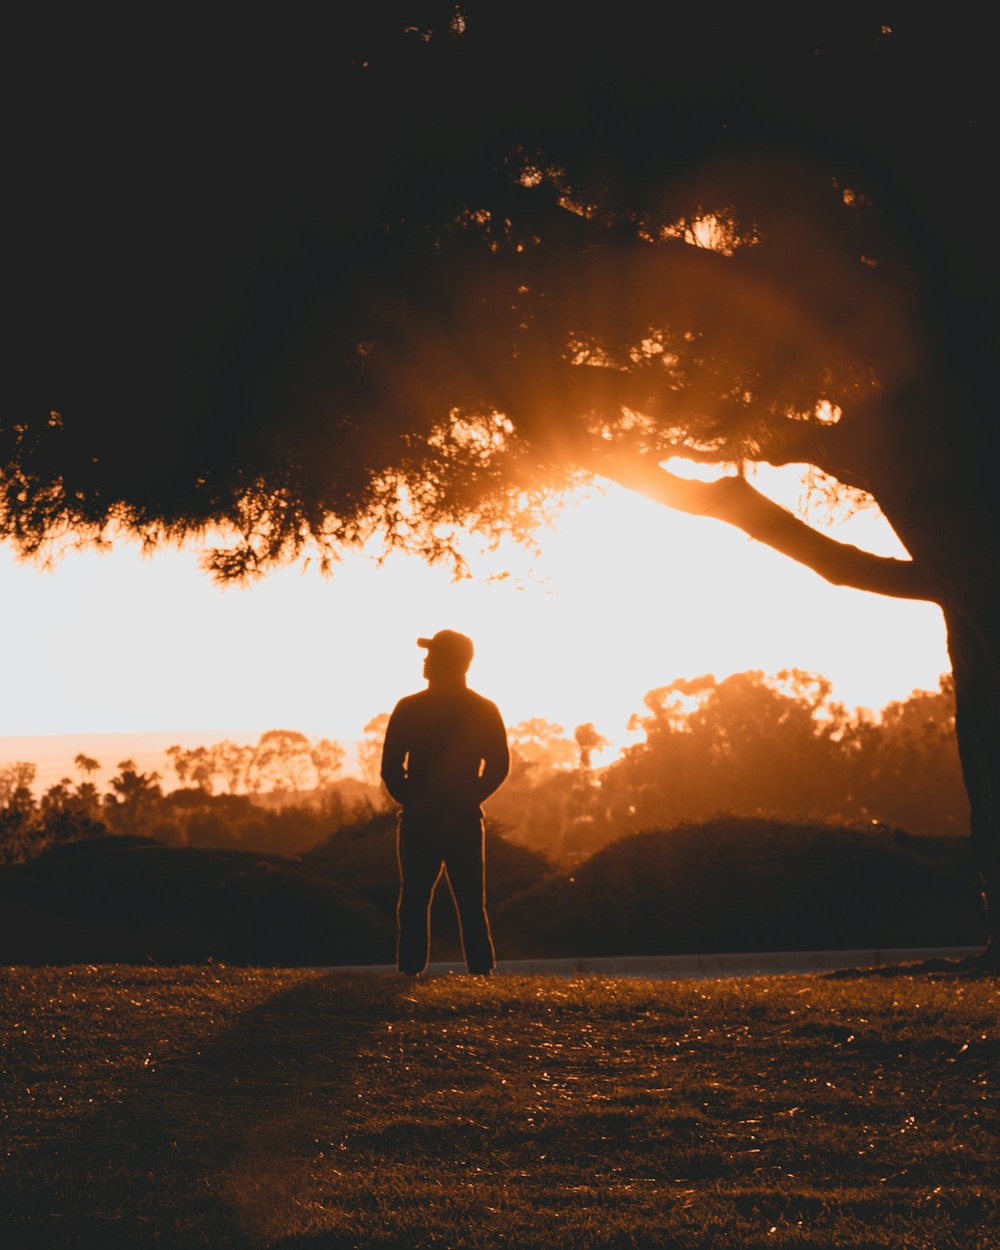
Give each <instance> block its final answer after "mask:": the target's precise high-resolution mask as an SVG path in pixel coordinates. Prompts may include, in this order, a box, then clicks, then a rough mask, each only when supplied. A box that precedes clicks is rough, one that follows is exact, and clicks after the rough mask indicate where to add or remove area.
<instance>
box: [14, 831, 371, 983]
mask: <svg viewBox="0 0 1000 1250" xmlns="http://www.w3.org/2000/svg"><path fill="white" fill-rule="evenodd" d="M393 942H394V937H393V929H392V926H391V925H390V924H389V922H388V921H387V920H386V918H385V917H384V916H382V915H379V914H378V912H377V911H376V910H375V909H374V908H373V907H371V906H370V905H369V904H367V903H365V902H363V901H361V900H359V899H357V898H354V897H352V896H351V895H350V894H349V893H348V892H347V891H345V890H343V889H341V888H339V887H338V886H337V885H335V884H333V883H332V882H330V881H328V880H325V879H323V878H321V877H319V876H317V875H316V874H313V873H310V872H307V871H305V870H304V869H303V868H302V866H301V865H300V864H298V863H296V862H295V861H292V860H288V859H283V858H281V857H279V856H260V855H250V854H246V853H243V852H238V851H237V852H233V851H219V850H196V849H190V848H187V849H179V848H174V847H166V846H163V845H161V844H158V843H156V842H153V841H151V840H149V839H142V838H133V837H127V836H119V837H109V838H98V839H91V840H88V841H81V842H76V843H73V844H72V845H69V846H66V847H61V848H57V849H55V850H52V851H49V852H47V853H45V854H43V855H40V856H38V857H37V858H35V859H33V860H30V861H28V862H27V863H24V864H18V865H14V866H12V867H9V868H6V869H4V870H2V871H0V962H3V963H8V964H14V963H27V964H40V963H104V962H126V963H146V962H153V963H159V964H183V963H198V962H203V961H205V960H207V959H215V960H217V961H219V962H222V963H235V964H260V965H265V966H267V965H281V964H307V965H325V964H342V963H355V962H357V963H368V962H388V961H389V960H391V959H392V957H393Z"/></svg>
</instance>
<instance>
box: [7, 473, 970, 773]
mask: <svg viewBox="0 0 1000 1250" xmlns="http://www.w3.org/2000/svg"><path fill="white" fill-rule="evenodd" d="M671 467H673V468H676V467H678V466H677V464H672V465H671ZM688 467H689V469H690V468H691V466H688ZM699 475H700V471H699ZM706 475H707V476H716V475H717V470H708V471H706ZM756 481H757V484H758V485H760V486H761V487H762V488H763V489H766V490H767V491H768V493H770V494H772V495H773V496H775V497H776V498H779V500H780V501H781V502H785V503H791V504H792V505H793V506H794V504H795V503H796V501H797V498H798V494H799V493H800V491H801V481H800V479H799V477H798V475H797V474H796V473H794V472H793V473H791V474H789V473H787V472H782V473H777V472H774V471H772V472H770V473H768V474H761V475H760V476H759V477H758V478H757V479H756ZM831 532H832V533H833V534H834V535H835V536H836V537H841V538H843V539H844V540H845V541H848V542H853V543H855V544H857V545H858V546H862V547H865V548H867V549H869V550H874V551H878V552H880V553H882V554H891V555H899V554H901V550H900V548H899V544H898V541H897V540H896V539H895V536H894V535H893V534H892V531H891V530H890V529H889V527H888V526H887V525H886V524H885V522H884V521H883V520H881V519H880V518H879V517H878V516H877V514H875V513H873V512H860V513H856V514H854V515H852V516H849V517H847V518H845V519H843V520H841V521H840V522H839V524H838V525H837V526H836V527H834V529H833V530H832V531H831ZM539 545H540V547H541V551H542V555H541V557H540V558H538V559H533V558H532V556H531V555H530V553H528V552H526V551H524V550H523V549H522V548H519V547H516V546H514V545H513V544H506V545H504V546H503V547H502V548H501V549H500V550H499V551H497V552H494V553H491V554H486V555H479V556H476V557H475V558H473V560H472V563H473V567H474V568H475V569H476V571H477V573H478V574H479V576H478V577H477V579H476V580H475V581H461V582H454V581H452V580H451V577H450V574H449V572H448V570H447V569H445V568H429V567H427V566H426V565H425V564H423V563H422V562H421V561H419V560H416V559H413V558H409V557H403V556H392V557H389V558H388V559H387V560H386V561H385V562H384V563H383V564H382V565H378V564H377V563H376V562H375V561H374V560H372V559H366V558H364V557H363V556H352V557H348V558H347V559H346V560H345V561H344V563H343V564H342V565H339V566H337V567H336V568H335V570H334V576H333V577H332V578H329V579H326V578H323V577H321V576H319V575H318V573H317V572H315V570H314V568H307V569H306V570H305V571H303V570H301V569H299V568H288V569H284V570H282V571H280V572H278V573H276V574H273V575H271V576H270V577H268V578H267V579H266V580H264V581H263V582H261V583H260V584H258V585H254V586H250V587H247V588H245V589H240V588H237V587H229V588H226V589H219V588H218V587H216V586H214V585H212V583H211V582H210V581H209V580H208V579H207V578H206V577H205V575H204V574H202V573H200V572H199V571H198V568H197V561H198V553H197V551H196V550H194V549H189V550H182V551H177V550H171V549H167V550H163V551H160V552H158V553H157V554H156V555H154V556H153V557H150V558H143V557H142V556H141V555H140V554H139V552H138V551H137V550H136V548H135V547H134V546H129V545H121V546H118V547H116V548H115V550H114V551H112V552H111V553H109V554H104V555H101V554H99V553H97V552H93V551H90V552H77V553H71V554H69V555H67V556H66V557H65V558H64V559H63V560H62V561H61V562H60V563H58V564H57V565H56V567H55V569H54V571H53V572H50V573H40V572H38V571H37V570H35V569H34V568H31V567H30V566H25V565H22V564H18V563H17V562H16V561H15V559H14V557H13V556H12V555H11V554H10V553H7V552H5V553H4V554H3V557H2V561H0V578H2V582H3V586H4V589H5V590H6V596H5V598H6V602H8V603H14V604H17V605H18V610H17V612H16V613H14V614H11V615H10V616H8V618H7V619H6V620H5V623H4V630H5V642H6V652H7V656H8V662H9V668H8V674H7V678H6V687H7V689H6V694H7V698H6V699H5V701H4V713H3V719H2V721H0V736H7V737H15V736H16V737H21V736H23V735H32V734H69V735H74V734H78V735H81V737H80V739H79V746H78V747H77V750H84V749H87V745H86V742H85V741H84V740H83V735H86V734H88V733H96V732H117V733H127V732H135V731H154V730H163V731H168V732H170V733H172V734H173V735H174V740H175V741H180V742H182V743H184V736H183V735H184V731H190V734H191V735H192V739H191V741H192V743H193V742H194V737H195V736H197V735H198V734H199V733H201V735H202V736H203V735H204V732H205V731H214V730H215V729H216V728H217V727H219V729H220V732H219V734H218V737H220V738H221V737H225V736H229V737H233V736H235V735H238V734H239V733H240V732H241V730H242V733H243V737H242V738H241V740H245V741H255V740H256V737H257V736H259V734H260V732H261V731H263V730H265V729H269V728H273V727H274V726H276V725H278V726H284V727H288V728H294V729H299V730H302V731H303V732H305V733H307V734H309V735H310V736H312V737H333V738H337V739H339V740H341V741H342V742H344V744H345V745H348V746H350V744H352V743H353V742H355V741H356V740H357V739H358V738H359V737H360V736H361V733H362V730H363V727H364V725H365V724H366V723H367V722H368V721H369V720H370V719H371V718H372V717H373V716H375V715H377V714H378V713H380V712H386V711H388V710H390V709H391V708H392V707H393V705H394V704H395V702H396V700H397V699H398V698H399V697H400V696H401V695H402V694H406V693H409V692H411V691H413V690H416V689H419V688H420V686H421V685H422V680H421V663H422V658H423V656H422V652H421V651H420V650H419V648H418V647H417V646H416V644H415V639H416V638H417V637H418V636H419V635H428V634H432V633H434V632H435V631H436V630H438V629H441V628H451V629H458V630H460V631H462V632H463V633H467V634H469V635H470V636H471V637H472V638H473V639H474V641H475V643H476V658H475V660H474V661H473V666H472V669H471V671H470V683H471V684H472V685H473V686H474V687H475V688H477V689H479V690H480V691H482V693H484V694H486V695H488V696H489V697H490V698H492V699H494V700H495V701H496V702H497V703H498V704H499V706H500V708H501V711H502V712H503V713H504V716H505V718H506V720H507V722H508V724H512V725H513V724H516V723H518V722H520V721H523V720H528V719H530V718H532V717H545V718H546V719H549V720H552V721H556V722H558V723H560V724H562V725H563V726H564V728H565V729H566V730H567V731H568V732H569V733H570V734H572V731H573V729H574V727H575V726H576V725H578V724H581V723H585V722H593V723H594V725H595V726H596V729H597V730H598V732H600V733H601V734H603V735H604V736H605V737H607V738H609V739H610V740H611V742H612V744H613V746H612V748H610V749H609V750H608V751H605V752H604V753H603V754H602V755H601V756H600V757H599V759H598V760H597V761H596V762H598V763H602V762H607V760H608V759H609V758H611V757H612V756H613V754H614V751H615V750H617V749H618V748H619V747H620V746H621V745H623V744H624V743H625V742H626V741H628V740H629V735H628V732H627V728H626V726H627V723H628V720H629V717H630V716H631V714H632V713H634V712H637V711H640V710H641V708H642V699H643V695H644V694H645V693H646V691H648V690H650V689H652V688H654V687H656V686H660V685H664V684H666V683H668V682H670V681H672V680H673V679H674V678H677V677H693V676H697V675H699V674H701V673H706V672H711V673H714V674H715V676H716V677H718V678H722V677H724V676H726V675H727V674H729V673H732V672H742V671H745V670H747V669H761V670H763V671H764V672H767V673H775V672H777V671H779V670H780V669H783V668H789V667H795V668H802V669H805V670H808V671H813V672H818V673H821V674H822V675H824V676H827V677H830V678H831V679H832V681H833V683H834V693H835V695H836V697H838V698H840V699H842V700H843V701H844V702H846V703H847V704H848V705H849V706H856V705H858V704H861V705H864V706H868V707H871V708H873V709H876V710H877V709H878V708H880V707H882V706H883V705H884V704H885V703H886V702H888V701H890V700H892V699H898V698H905V697H906V695H908V694H909V692H910V691H911V690H912V689H913V688H915V687H922V688H936V685H937V678H938V676H939V674H940V673H942V672H945V671H947V668H948V661H947V655H946V651H945V643H944V629H943V625H942V621H941V614H940V612H939V610H938V609H937V608H935V607H934V606H932V605H929V604H920V603H909V602H903V601H899V600H892V599H886V598H882V597H880V596H874V595H868V594H863V593H861V592H858V591H851V590H844V589H840V588H835V587H833V586H829V585H827V584H826V583H825V582H823V581H822V580H821V579H820V578H818V577H817V576H816V575H815V574H813V573H811V572H809V571H808V570H807V569H804V568H802V567H800V566H798V565H796V564H794V563H793V562H791V561H790V560H788V559H786V558H785V557H783V556H780V555H777V554H776V553H774V552H771V551H770V550H768V549H767V548H765V547H763V546H761V545H760V544H758V543H754V542H752V541H750V540H749V539H747V538H746V537H745V536H744V535H742V534H741V533H739V532H738V531H736V530H733V529H732V528H731V527H729V526H726V525H724V524H722V523H721V522H715V521H709V520H705V519H703V518H696V517H688V516H683V515H681V514H678V513H673V512H671V511H669V510H668V509H665V508H662V507H659V506H657V505H655V504H652V503H650V502H648V501H646V500H644V499H641V498H639V497H638V496H635V495H632V494H630V493H628V492H625V491H623V490H620V489H619V488H617V487H616V488H609V489H608V490H607V491H606V492H604V493H601V492H600V491H598V490H597V489H590V490H589V491H584V492H581V493H580V494H579V495H578V496H577V497H576V502H575V504H574V505H573V506H571V507H569V508H567V510H566V511H565V512H564V513H563V514H562V515H561V516H560V518H559V520H558V524H557V526H556V528H554V529H553V530H552V531H551V532H549V531H546V532H543V533H542V534H541V535H540V543H539ZM470 548H471V544H470ZM470 555H471V551H470ZM0 753H2V755H3V757H4V760H9V759H15V758H31V756H30V755H24V754H17V752H16V751H15V749H14V747H13V746H12V744H11V743H9V742H8V743H4V744H3V745H2V752H0ZM71 760H72V756H70V757H69V762H70V764H71ZM0 762H3V761H0ZM107 762H111V763H113V762H115V761H103V760H102V763H107ZM161 764H162V761H161Z"/></svg>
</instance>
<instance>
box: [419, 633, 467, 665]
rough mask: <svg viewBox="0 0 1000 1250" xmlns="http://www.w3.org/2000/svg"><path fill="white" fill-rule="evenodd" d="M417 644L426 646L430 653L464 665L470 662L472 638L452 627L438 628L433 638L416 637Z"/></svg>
mask: <svg viewBox="0 0 1000 1250" xmlns="http://www.w3.org/2000/svg"><path fill="white" fill-rule="evenodd" d="M417 646H418V647H426V648H427V651H428V653H429V654H430V655H439V656H441V657H442V658H443V659H447V660H452V661H454V662H455V663H456V664H457V663H462V664H464V665H465V666H466V667H468V666H469V664H471V662H472V654H473V653H472V639H471V638H466V636H465V634H458V633H456V632H455V630H453V629H439V630H438V632H437V633H436V634H435V635H434V637H433V638H418V639H417Z"/></svg>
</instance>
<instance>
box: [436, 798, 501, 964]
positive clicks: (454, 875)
mask: <svg viewBox="0 0 1000 1250" xmlns="http://www.w3.org/2000/svg"><path fill="white" fill-rule="evenodd" d="M445 867H446V868H447V870H448V883H449V885H450V886H451V893H452V897H453V898H454V900H455V906H456V908H457V909H458V920H459V924H460V925H461V927H462V949H463V951H464V952H465V962H466V965H467V967H468V969H469V971H470V972H472V973H476V974H480V975H481V974H482V973H484V972H492V971H493V966H494V964H495V963H496V956H495V955H494V952H493V938H492V936H491V934H490V922H489V919H488V917H487V915H486V873H485V865H484V861H483V823H482V820H480V821H479V822H478V825H477V826H476V827H474V828H471V829H463V830H458V831H454V832H452V833H451V834H450V836H449V838H448V846H447V849H446V853H445Z"/></svg>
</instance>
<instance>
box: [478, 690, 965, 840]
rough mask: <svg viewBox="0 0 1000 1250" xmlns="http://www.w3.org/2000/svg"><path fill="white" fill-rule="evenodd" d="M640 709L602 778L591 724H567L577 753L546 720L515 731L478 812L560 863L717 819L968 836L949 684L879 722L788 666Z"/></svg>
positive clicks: (654, 693) (676, 694) (654, 698)
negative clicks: (499, 778)
mask: <svg viewBox="0 0 1000 1250" xmlns="http://www.w3.org/2000/svg"><path fill="white" fill-rule="evenodd" d="M644 702H645V709H646V710H645V712H644V713H638V714H636V715H635V716H633V717H632V720H631V721H630V724H629V728H630V729H631V730H638V731H640V732H641V733H642V735H643V738H642V740H641V741H639V742H637V743H636V744H635V745H633V746H630V747H626V748H625V749H624V750H623V751H622V752H621V753H620V755H619V757H618V758H617V759H616V760H615V761H614V762H613V763H612V764H610V765H608V766H607V767H605V768H603V769H600V770H597V769H594V768H593V767H592V765H591V754H592V752H593V751H594V749H595V748H599V746H600V745H601V744H602V743H603V740H602V739H599V736H596V737H595V731H594V727H593V725H583V726H579V727H578V728H577V730H576V732H575V735H574V738H575V743H574V741H570V740H569V739H567V738H566V737H564V736H563V731H562V729H561V728H560V726H558V725H553V724H550V723H549V722H545V721H529V722H525V723H524V724H523V725H520V726H517V727H516V728H515V729H514V730H513V731H512V732H511V742H512V748H513V758H514V764H513V768H512V773H511V778H510V780H509V781H508V783H507V785H506V786H504V787H503V789H502V790H500V792H499V793H498V794H497V795H496V796H495V797H494V798H493V799H492V800H491V802H490V804H489V808H488V811H489V813H490V815H492V816H493V817H494V818H495V819H496V820H498V821H499V822H500V823H501V824H503V825H505V826H507V828H508V830H509V833H510V836H511V837H513V838H515V839H516V840H518V841H520V842H523V843H524V844H526V845H528V846H531V847H533V848H535V849H538V850H542V851H544V852H545V853H546V854H547V855H549V856H550V857H552V858H554V859H556V860H562V861H574V860H577V859H580V858H583V857H585V856H587V855H591V854H593V853H594V852H595V851H597V850H598V849H600V848H601V847H603V846H605V845H607V844H608V843H609V842H611V841H614V840H615V839H617V838H620V837H623V836H625V835H627V834H630V833H636V832H639V831H641V830H645V829H664V828H669V827H670V826H673V825H677V824H680V823H687V822H693V821H703V820H707V819H710V818H712V817H714V816H717V815H719V814H722V813H734V814H738V815H743V816H765V817H773V818H777V819H782V820H813V821H815V820H821V821H830V822H843V823H847V824H858V823H872V822H874V823H877V824H881V825H890V826H893V827H897V828H902V829H908V830H910V831H911V832H913V833H921V834H924V833H926V834H959V833H966V832H967V831H968V799H967V797H966V794H965V790H964V788H963V785H962V774H961V767H960V764H959V759H958V751H957V748H956V745H955V731H954V725H955V697H954V689H953V686H952V681H951V678H950V677H948V676H946V677H942V678H941V681H940V687H939V689H938V690H937V691H933V692H930V691H922V690H918V691H914V692H913V694H912V695H911V696H910V697H909V698H908V699H906V700H903V701H901V702H895V703H890V704H889V705H888V706H887V707H886V708H884V709H883V710H882V712H881V714H880V715H879V716H875V715H873V714H872V713H871V712H868V711H866V710H864V709H860V710H858V711H855V712H853V713H849V712H848V711H847V709H846V708H845V707H844V706H843V704H841V703H839V702H837V701H836V700H834V699H833V697H832V691H831V685H830V682H829V681H828V680H827V679H826V678H823V677H819V676H816V675H815V674H811V673H804V672H801V671H799V670H797V669H790V670H785V671H783V672H780V673H778V674H776V675H774V676H766V675H765V674H763V673H761V672H746V673H736V674H733V675H732V676H730V677H726V678H725V679H723V680H721V681H717V680H716V679H715V678H714V677H711V676H704V677H696V678H692V679H678V680H676V681H674V682H672V683H671V684H670V685H667V686H661V687H659V688H657V689H655V690H651V691H650V692H649V693H648V694H647V695H646V697H645V700H644ZM574 745H575V747H576V752H575V755H574Z"/></svg>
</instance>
